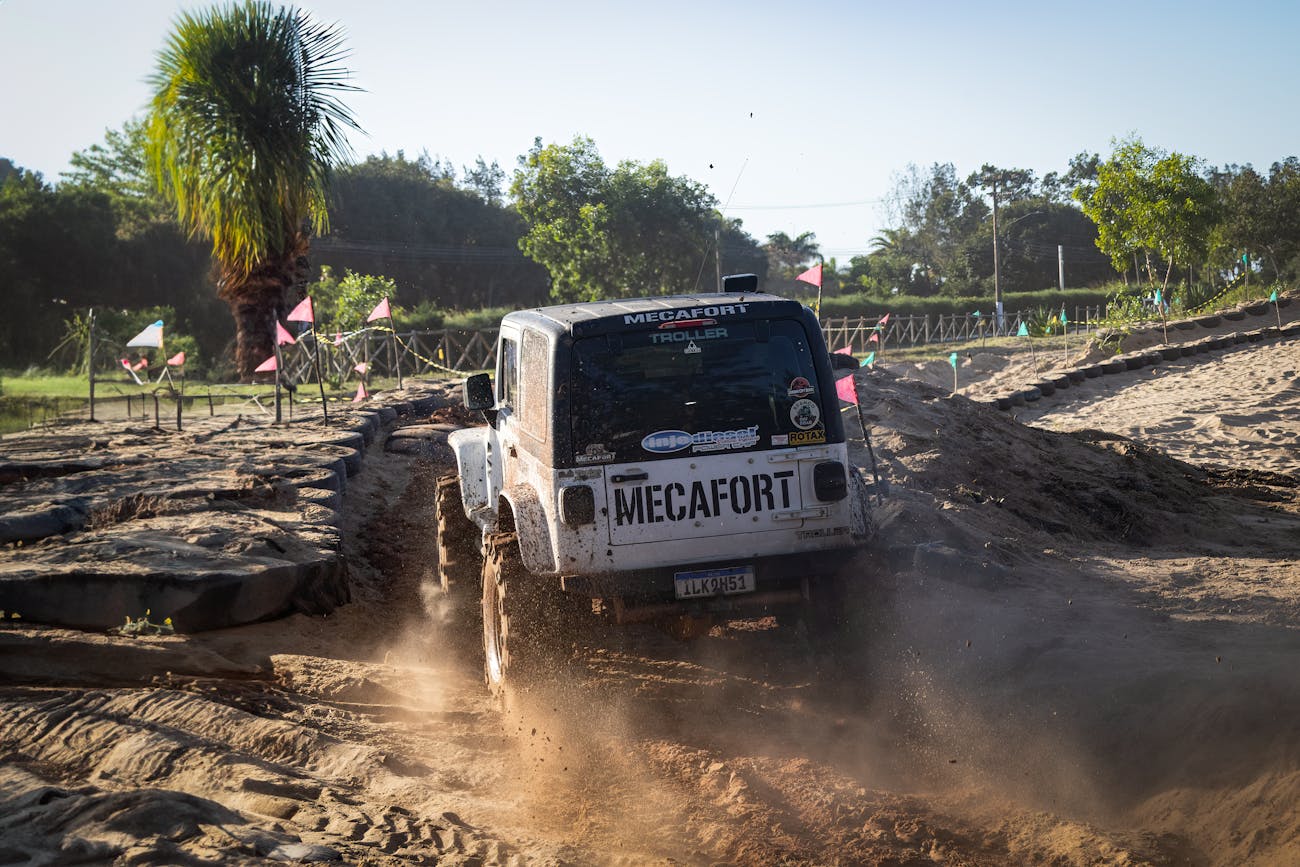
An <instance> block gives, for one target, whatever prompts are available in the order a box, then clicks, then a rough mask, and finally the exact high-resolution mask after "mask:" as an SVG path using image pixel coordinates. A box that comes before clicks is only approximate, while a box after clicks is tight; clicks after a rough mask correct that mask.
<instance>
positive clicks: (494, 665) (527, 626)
mask: <svg viewBox="0 0 1300 867" xmlns="http://www.w3.org/2000/svg"><path fill="white" fill-rule="evenodd" d="M485 548H486V550H485V552H484V560H483V677H484V680H486V681H487V685H488V688H489V689H490V690H492V692H493V694H495V695H501V694H502V693H504V691H505V689H506V687H507V686H510V687H527V686H529V685H530V684H532V683H535V682H536V681H537V680H538V679H539V678H540V677H541V676H542V675H544V674H546V673H547V672H549V671H550V670H552V669H553V668H554V667H555V666H556V665H557V664H559V662H560V659H559V653H558V650H557V648H558V647H559V646H560V642H559V641H558V640H557V634H556V633H557V631H558V629H559V627H560V624H558V623H556V622H554V621H553V619H551V618H548V616H547V615H548V611H550V609H551V608H553V607H554V606H550V605H547V598H548V596H549V595H551V594H550V593H548V592H547V588H546V587H545V586H544V585H543V581H544V580H545V579H541V578H537V577H534V576H531V575H529V574H528V571H527V570H526V569H525V568H524V564H523V560H522V558H521V557H520V555H519V539H518V536H517V535H516V534H515V533H494V534H492V535H490V536H488V538H487V544H486V546H485ZM556 592H558V591H556Z"/></svg>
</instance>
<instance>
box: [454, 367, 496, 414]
mask: <svg viewBox="0 0 1300 867" xmlns="http://www.w3.org/2000/svg"><path fill="white" fill-rule="evenodd" d="M462 394H463V396H464V400H465V408H466V409H472V410H479V409H491V408H492V404H494V403H496V396H495V395H494V394H492V377H491V376H488V375H487V374H486V373H476V374H474V375H473V376H470V377H467V378H466V379H465V384H464V386H462Z"/></svg>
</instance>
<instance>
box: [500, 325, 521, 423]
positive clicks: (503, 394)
mask: <svg viewBox="0 0 1300 867" xmlns="http://www.w3.org/2000/svg"><path fill="white" fill-rule="evenodd" d="M498 358H499V361H498V362H497V405H498V406H502V407H507V406H508V407H511V408H514V407H517V406H518V405H519V344H518V343H516V342H515V341H514V340H513V339H511V338H509V337H503V338H501V346H500V348H499V350H498Z"/></svg>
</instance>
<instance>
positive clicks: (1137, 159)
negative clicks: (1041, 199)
mask: <svg viewBox="0 0 1300 867" xmlns="http://www.w3.org/2000/svg"><path fill="white" fill-rule="evenodd" d="M1074 195H1075V198H1076V199H1077V200H1078V201H1079V202H1080V204H1081V205H1082V207H1083V212H1084V213H1085V214H1087V216H1088V217H1089V219H1091V220H1092V221H1093V222H1094V223H1095V224H1096V225H1097V248H1098V249H1099V250H1101V251H1102V252H1103V253H1105V254H1106V255H1107V256H1109V257H1110V259H1111V262H1112V264H1113V265H1114V266H1115V270H1117V271H1124V270H1126V269H1127V265H1128V260H1129V258H1130V257H1132V256H1135V255H1136V254H1138V253H1139V252H1140V253H1142V254H1143V258H1144V260H1145V261H1146V270H1147V279H1148V281H1149V282H1151V283H1152V284H1154V283H1155V281H1156V279H1157V278H1156V273H1155V269H1154V268H1153V266H1152V264H1151V261H1150V253H1151V252H1155V253H1156V254H1157V255H1159V256H1160V257H1161V258H1163V259H1165V261H1166V263H1167V264H1166V268H1165V273H1164V279H1163V284H1164V285H1165V286H1166V287H1168V285H1169V279H1170V276H1171V274H1172V272H1173V268H1174V265H1175V263H1178V262H1181V263H1183V264H1184V265H1188V266H1190V265H1192V264H1194V262H1195V261H1197V260H1199V259H1203V258H1204V256H1205V255H1206V252H1207V246H1208V242H1209V235H1210V232H1211V230H1212V229H1213V228H1214V226H1215V224H1216V222H1217V220H1218V202H1217V198H1216V196H1215V191H1214V188H1213V187H1212V186H1211V185H1210V182H1209V181H1207V180H1206V179H1205V178H1204V177H1202V176H1201V175H1200V174H1199V173H1198V171H1197V161H1196V160H1194V159H1193V158H1191V157H1188V156H1184V155H1182V154H1179V153H1177V152H1175V153H1165V152H1164V151H1161V150H1157V149H1153V148H1148V147H1147V146H1146V145H1144V144H1143V143H1142V140H1141V139H1138V138H1131V139H1127V140H1124V141H1120V142H1118V143H1116V145H1115V150H1114V152H1113V153H1112V154H1111V157H1110V159H1109V160H1107V161H1106V162H1104V163H1102V164H1101V165H1100V166H1099V167H1098V170H1097V182H1096V184H1095V186H1093V187H1092V188H1091V189H1089V188H1088V187H1080V188H1078V189H1076V191H1075V194H1074Z"/></svg>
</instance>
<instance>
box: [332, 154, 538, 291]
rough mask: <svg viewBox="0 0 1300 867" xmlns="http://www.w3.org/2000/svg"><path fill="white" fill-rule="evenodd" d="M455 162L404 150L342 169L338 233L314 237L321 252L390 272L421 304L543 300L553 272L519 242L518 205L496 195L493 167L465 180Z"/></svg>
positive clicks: (348, 264)
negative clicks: (451, 167) (455, 171)
mask: <svg viewBox="0 0 1300 867" xmlns="http://www.w3.org/2000/svg"><path fill="white" fill-rule="evenodd" d="M479 163H480V164H482V163H483V160H482V159H481V158H480V159H479ZM447 168H448V166H447V164H446V163H444V162H443V161H441V160H438V161H435V160H433V159H432V158H430V157H429V155H428V154H427V153H423V154H421V155H420V156H418V157H416V158H415V159H409V158H408V157H407V156H406V155H405V154H404V153H402V152H401V151H398V152H397V154H396V155H389V154H387V153H384V154H379V155H371V156H368V157H366V159H365V160H363V161H362V162H360V163H357V164H355V165H351V166H346V167H344V168H342V169H340V170H339V171H338V173H337V174H336V175H335V178H334V184H333V192H334V195H333V202H332V203H331V205H330V232H329V234H328V235H327V236H326V237H324V238H322V239H320V240H319V241H318V242H317V243H316V244H314V245H313V258H314V259H315V260H317V261H319V262H320V263H321V264H323V265H325V264H328V265H330V266H331V267H333V269H334V271H335V273H342V272H344V271H345V270H349V269H350V270H352V271H356V272H357V273H360V274H385V275H387V276H388V277H391V278H392V279H393V281H394V282H395V283H396V285H397V286H398V287H400V289H401V293H402V297H403V299H405V300H406V301H407V302H408V304H409V305H411V306H412V307H414V306H418V305H420V304H422V303H426V302H427V303H429V304H431V305H435V306H437V307H439V308H441V309H443V310H448V309H456V308H470V307H482V306H492V305H497V304H511V305H516V306H532V305H536V304H538V303H539V302H541V301H542V300H543V299H544V298H545V297H546V294H547V290H548V285H547V282H548V281H547V277H546V272H545V270H544V269H543V268H542V267H541V266H539V265H537V264H536V263H535V262H533V261H531V260H529V259H528V258H526V257H525V256H524V255H523V253H521V252H520V250H519V239H520V238H521V237H522V236H523V234H524V222H523V220H522V219H521V218H520V216H519V214H518V213H517V212H516V211H515V209H514V208H513V207H512V206H509V205H507V204H504V203H502V202H498V201H493V200H492V183H493V181H492V179H491V176H492V168H493V167H492V166H486V165H484V166H483V170H484V172H485V173H486V174H485V175H484V176H483V177H481V178H480V177H478V176H477V175H476V174H475V172H474V171H471V172H468V173H467V174H466V176H465V179H464V180H462V181H461V182H460V183H457V182H456V181H455V179H454V176H452V175H449V174H448V172H447Z"/></svg>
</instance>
